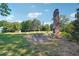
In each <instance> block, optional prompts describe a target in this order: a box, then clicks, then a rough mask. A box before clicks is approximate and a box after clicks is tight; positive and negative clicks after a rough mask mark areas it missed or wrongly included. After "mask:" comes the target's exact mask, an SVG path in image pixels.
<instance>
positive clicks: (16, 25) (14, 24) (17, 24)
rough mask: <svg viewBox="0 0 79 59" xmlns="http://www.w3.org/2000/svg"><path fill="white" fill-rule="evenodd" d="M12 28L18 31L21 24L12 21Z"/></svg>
mask: <svg viewBox="0 0 79 59" xmlns="http://www.w3.org/2000/svg"><path fill="white" fill-rule="evenodd" d="M13 29H14V30H15V31H20V30H21V24H20V23H19V22H14V23H13Z"/></svg>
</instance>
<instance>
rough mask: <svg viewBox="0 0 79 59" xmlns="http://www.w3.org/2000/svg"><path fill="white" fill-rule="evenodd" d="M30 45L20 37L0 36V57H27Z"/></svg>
mask: <svg viewBox="0 0 79 59" xmlns="http://www.w3.org/2000/svg"><path fill="white" fill-rule="evenodd" d="M30 45H31V43H30V42H28V41H26V40H25V39H24V38H23V36H22V35H19V34H18V35H17V34H16V35H11V34H0V55H28V54H30V52H31V49H29V46H30Z"/></svg>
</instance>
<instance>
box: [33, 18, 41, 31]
mask: <svg viewBox="0 0 79 59" xmlns="http://www.w3.org/2000/svg"><path fill="white" fill-rule="evenodd" d="M40 29H41V22H40V21H39V20H38V19H34V20H33V21H32V30H34V31H35V30H37V31H39V30H40Z"/></svg>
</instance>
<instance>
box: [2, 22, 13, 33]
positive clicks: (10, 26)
mask: <svg viewBox="0 0 79 59" xmlns="http://www.w3.org/2000/svg"><path fill="white" fill-rule="evenodd" d="M3 32H14V28H13V23H10V22H6V23H4V25H3Z"/></svg>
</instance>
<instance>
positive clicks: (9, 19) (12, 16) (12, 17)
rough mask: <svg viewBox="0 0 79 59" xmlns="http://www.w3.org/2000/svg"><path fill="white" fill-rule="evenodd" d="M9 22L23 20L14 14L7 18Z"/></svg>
mask: <svg viewBox="0 0 79 59" xmlns="http://www.w3.org/2000/svg"><path fill="white" fill-rule="evenodd" d="M5 20H6V21H8V22H22V21H21V20H19V19H17V18H16V17H15V16H14V15H9V16H7V17H6V18H5Z"/></svg>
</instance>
